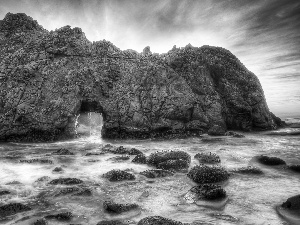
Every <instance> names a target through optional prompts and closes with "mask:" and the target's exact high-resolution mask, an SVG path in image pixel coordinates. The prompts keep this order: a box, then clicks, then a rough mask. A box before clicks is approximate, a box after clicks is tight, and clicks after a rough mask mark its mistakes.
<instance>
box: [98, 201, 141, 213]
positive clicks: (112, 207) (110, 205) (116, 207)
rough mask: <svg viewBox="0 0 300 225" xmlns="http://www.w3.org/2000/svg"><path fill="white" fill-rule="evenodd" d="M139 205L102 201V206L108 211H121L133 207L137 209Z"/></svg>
mask: <svg viewBox="0 0 300 225" xmlns="http://www.w3.org/2000/svg"><path fill="white" fill-rule="evenodd" d="M138 207H139V206H138V205H137V204H119V203H115V202H112V201H105V202H103V208H104V210H106V211H107V212H110V213H122V212H127V211H130V210H133V209H137V208H138Z"/></svg>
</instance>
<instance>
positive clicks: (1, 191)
mask: <svg viewBox="0 0 300 225" xmlns="http://www.w3.org/2000/svg"><path fill="white" fill-rule="evenodd" d="M9 194H11V192H10V191H8V190H0V196H2V195H9Z"/></svg>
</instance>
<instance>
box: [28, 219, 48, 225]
mask: <svg viewBox="0 0 300 225" xmlns="http://www.w3.org/2000/svg"><path fill="white" fill-rule="evenodd" d="M47 224H48V223H47V220H45V219H44V218H42V219H38V220H36V221H35V222H34V223H33V224H32V225H47Z"/></svg>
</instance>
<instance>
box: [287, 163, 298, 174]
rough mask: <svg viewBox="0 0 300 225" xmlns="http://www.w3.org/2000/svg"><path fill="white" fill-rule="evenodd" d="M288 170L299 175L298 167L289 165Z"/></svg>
mask: <svg viewBox="0 0 300 225" xmlns="http://www.w3.org/2000/svg"><path fill="white" fill-rule="evenodd" d="M288 168H289V169H290V170H292V171H294V172H297V173H300V165H299V164H298V165H289V166H288Z"/></svg>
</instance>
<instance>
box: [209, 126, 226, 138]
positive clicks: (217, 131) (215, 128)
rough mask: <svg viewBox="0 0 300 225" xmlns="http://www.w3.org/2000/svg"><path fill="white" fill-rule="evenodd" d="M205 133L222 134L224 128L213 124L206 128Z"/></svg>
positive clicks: (223, 133)
mask: <svg viewBox="0 0 300 225" xmlns="http://www.w3.org/2000/svg"><path fill="white" fill-rule="evenodd" d="M207 133H208V134H209V135H212V136H224V135H225V133H226V129H225V128H224V127H222V126H220V125H214V126H212V127H211V128H210V129H209V130H208V132H207Z"/></svg>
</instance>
